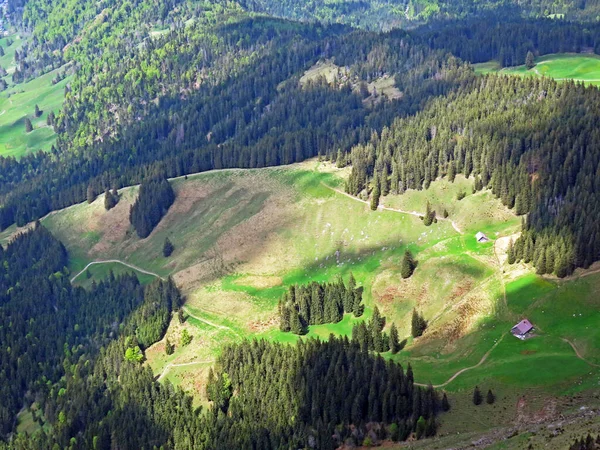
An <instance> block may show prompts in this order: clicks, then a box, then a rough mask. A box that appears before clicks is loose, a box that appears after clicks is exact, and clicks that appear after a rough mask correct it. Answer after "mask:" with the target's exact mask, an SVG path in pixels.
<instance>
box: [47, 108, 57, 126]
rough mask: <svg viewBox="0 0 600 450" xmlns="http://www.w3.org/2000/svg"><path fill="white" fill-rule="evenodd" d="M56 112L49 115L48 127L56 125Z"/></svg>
mask: <svg viewBox="0 0 600 450" xmlns="http://www.w3.org/2000/svg"><path fill="white" fill-rule="evenodd" d="M54 118H55V116H54V111H50V112H49V113H48V116H47V117H46V125H48V126H49V127H50V126H52V125H54Z"/></svg>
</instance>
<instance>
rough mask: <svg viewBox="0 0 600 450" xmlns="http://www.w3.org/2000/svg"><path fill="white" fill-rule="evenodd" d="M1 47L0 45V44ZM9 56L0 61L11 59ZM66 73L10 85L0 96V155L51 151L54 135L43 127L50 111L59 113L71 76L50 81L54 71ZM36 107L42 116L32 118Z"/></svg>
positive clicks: (46, 127) (48, 127) (51, 73)
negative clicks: (28, 126)
mask: <svg viewBox="0 0 600 450" xmlns="http://www.w3.org/2000/svg"><path fill="white" fill-rule="evenodd" d="M0 45H1V44H0ZM17 45H18V44H16V43H15V44H13V46H11V49H12V55H13V56H14V49H13V47H15V46H17ZM10 57H11V56H9V54H8V53H6V54H5V56H4V57H3V58H1V59H0V65H2V60H3V59H5V58H10ZM64 70H66V67H63V68H60V69H57V70H55V71H52V72H49V73H47V74H44V75H42V76H40V77H38V78H36V79H34V80H32V81H29V82H27V83H23V84H18V85H13V86H10V87H9V88H8V89H7V90H5V91H3V92H1V93H0V155H2V156H14V157H20V156H23V155H26V154H28V153H31V152H34V151H38V150H45V151H47V150H50V148H51V146H52V144H53V143H54V142H55V141H56V134H55V133H54V130H53V128H52V127H50V126H48V125H47V124H46V119H47V117H48V113H50V111H54V113H55V114H58V112H59V110H60V109H61V107H62V102H63V99H64V91H65V86H66V85H67V84H68V83H69V81H70V80H71V78H72V76H68V77H66V78H65V79H63V80H62V81H60V82H59V83H56V84H52V79H53V78H54V77H55V76H56V73H57V72H59V71H60V72H62V71H64ZM36 104H37V105H38V106H39V108H40V110H41V111H42V114H41V115H40V117H35V116H34V110H35V105H36ZM25 118H29V119H30V120H31V122H32V124H33V131H31V132H29V133H27V132H26V131H25Z"/></svg>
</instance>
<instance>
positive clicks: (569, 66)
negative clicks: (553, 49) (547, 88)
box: [474, 53, 600, 85]
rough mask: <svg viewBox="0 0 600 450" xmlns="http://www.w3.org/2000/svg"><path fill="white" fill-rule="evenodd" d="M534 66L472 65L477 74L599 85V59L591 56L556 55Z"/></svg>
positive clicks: (494, 63) (541, 59)
mask: <svg viewBox="0 0 600 450" xmlns="http://www.w3.org/2000/svg"><path fill="white" fill-rule="evenodd" d="M535 62H536V65H535V67H534V68H532V69H529V70H528V69H527V68H526V67H525V66H524V65H523V66H518V67H507V68H504V69H501V68H500V66H499V65H498V64H497V63H496V62H493V61H492V62H487V63H482V64H474V68H475V72H476V73H479V74H486V73H496V72H497V73H501V74H507V75H519V76H546V77H550V78H554V79H556V80H565V79H573V80H576V81H583V82H585V83H586V84H593V85H600V57H598V56H597V55H591V54H576V53H556V54H550V55H545V56H542V57H539V58H536V60H535Z"/></svg>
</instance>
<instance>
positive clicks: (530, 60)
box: [525, 51, 535, 70]
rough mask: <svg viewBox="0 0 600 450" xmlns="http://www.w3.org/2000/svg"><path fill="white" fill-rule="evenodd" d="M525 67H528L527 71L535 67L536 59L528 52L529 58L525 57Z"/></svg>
mask: <svg viewBox="0 0 600 450" xmlns="http://www.w3.org/2000/svg"><path fill="white" fill-rule="evenodd" d="M525 67H527V70H531V69H533V68H534V67H535V58H534V56H533V53H532V52H531V51H528V52H527V56H526V57H525Z"/></svg>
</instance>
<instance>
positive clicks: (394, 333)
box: [389, 323, 400, 355]
mask: <svg viewBox="0 0 600 450" xmlns="http://www.w3.org/2000/svg"><path fill="white" fill-rule="evenodd" d="M389 342H390V351H391V352H392V354H394V355H395V354H396V353H398V352H399V351H400V342H399V340H398V328H396V324H395V323H392V326H391V328H390V338H389Z"/></svg>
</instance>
